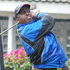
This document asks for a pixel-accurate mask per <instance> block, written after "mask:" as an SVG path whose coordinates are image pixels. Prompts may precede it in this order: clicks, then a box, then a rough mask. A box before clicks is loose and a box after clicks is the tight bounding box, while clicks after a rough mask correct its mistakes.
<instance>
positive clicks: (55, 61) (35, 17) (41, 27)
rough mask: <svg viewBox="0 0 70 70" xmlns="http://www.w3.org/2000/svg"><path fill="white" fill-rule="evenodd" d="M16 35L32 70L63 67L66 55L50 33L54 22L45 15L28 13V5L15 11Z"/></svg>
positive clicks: (21, 6) (49, 69)
mask: <svg viewBox="0 0 70 70" xmlns="http://www.w3.org/2000/svg"><path fill="white" fill-rule="evenodd" d="M15 18H16V21H19V24H18V25H17V34H18V36H19V39H20V41H21V43H22V45H23V46H24V49H25V51H26V53H27V55H28V58H29V61H30V62H31V63H32V64H33V67H32V70H57V68H63V67H65V61H66V60H67V57H66V55H65V54H64V52H63V49H62V48H61V45H60V44H59V42H58V41H57V39H56V37H55V35H54V34H53V33H52V32H51V30H52V28H53V26H54V24H55V22H54V19H53V18H52V17H51V16H49V15H48V14H47V13H38V14H36V13H34V12H31V11H30V5H29V4H22V5H19V6H18V7H17V8H16V9H15Z"/></svg>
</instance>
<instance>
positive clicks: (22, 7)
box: [17, 4, 30, 14]
mask: <svg viewBox="0 0 70 70" xmlns="http://www.w3.org/2000/svg"><path fill="white" fill-rule="evenodd" d="M24 6H28V7H29V8H30V4H23V5H21V6H20V7H19V8H18V12H17V14H18V13H19V12H20V10H21V9H22V8H23V7H24Z"/></svg>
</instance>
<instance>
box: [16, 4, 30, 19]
mask: <svg viewBox="0 0 70 70" xmlns="http://www.w3.org/2000/svg"><path fill="white" fill-rule="evenodd" d="M23 7H28V8H30V4H20V5H18V6H17V7H16V9H15V18H17V15H18V13H19V12H20V10H21V9H22V8H23Z"/></svg>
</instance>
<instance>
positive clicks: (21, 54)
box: [3, 48, 32, 70]
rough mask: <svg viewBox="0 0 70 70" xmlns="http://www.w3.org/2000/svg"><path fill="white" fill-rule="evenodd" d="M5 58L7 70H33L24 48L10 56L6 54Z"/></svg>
mask: <svg viewBox="0 0 70 70" xmlns="http://www.w3.org/2000/svg"><path fill="white" fill-rule="evenodd" d="M3 57H4V66H5V70H31V67H32V65H31V64H30V62H29V61H28V57H27V55H26V53H25V51H24V48H21V49H16V50H15V51H11V52H10V53H9V54H8V53H5V54H4V55H3Z"/></svg>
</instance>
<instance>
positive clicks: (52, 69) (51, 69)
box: [42, 68, 57, 70]
mask: <svg viewBox="0 0 70 70" xmlns="http://www.w3.org/2000/svg"><path fill="white" fill-rule="evenodd" d="M42 70H57V68H46V69H42Z"/></svg>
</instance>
